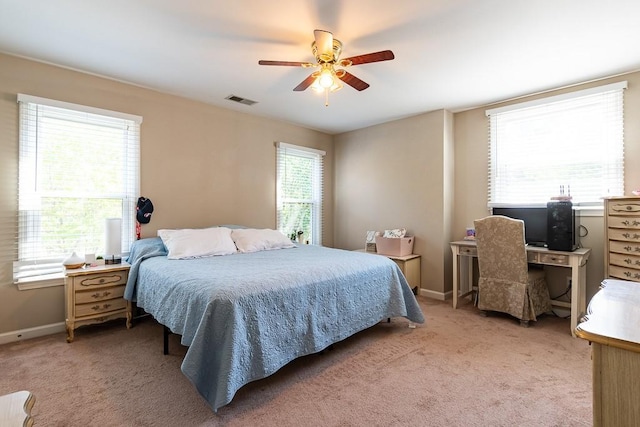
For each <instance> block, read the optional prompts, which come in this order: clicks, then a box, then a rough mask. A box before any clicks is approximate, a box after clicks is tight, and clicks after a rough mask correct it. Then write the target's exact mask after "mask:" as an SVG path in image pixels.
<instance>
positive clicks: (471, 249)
mask: <svg viewBox="0 0 640 427" xmlns="http://www.w3.org/2000/svg"><path fill="white" fill-rule="evenodd" d="M451 251H452V252H453V308H457V307H458V299H459V298H464V297H465V296H467V295H469V294H471V292H472V290H471V287H472V283H473V258H476V257H477V256H478V249H477V247H476V242H475V241H472V240H460V241H457V242H451ZM590 254H591V249H589V248H580V249H576V250H575V251H573V252H565V251H550V250H549V249H547V248H539V247H534V246H527V261H528V262H529V263H532V264H542V265H553V266H556V267H566V268H570V269H571V303H568V302H565V301H552V302H551V303H552V305H555V306H557V307H564V308H569V307H570V308H571V335H573V336H575V329H576V326H577V325H578V319H579V317H580V316H581V315H583V314H584V313H585V312H586V309H587V295H586V288H587V267H586V264H587V260H588V259H589V255H590ZM460 262H464V263H465V266H466V271H467V281H466V285H467V286H466V287H465V291H464V292H463V293H460V289H461V287H460Z"/></svg>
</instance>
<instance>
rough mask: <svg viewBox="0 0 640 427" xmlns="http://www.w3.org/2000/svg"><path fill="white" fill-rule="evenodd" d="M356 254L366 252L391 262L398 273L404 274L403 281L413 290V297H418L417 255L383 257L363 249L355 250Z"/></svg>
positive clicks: (418, 273) (418, 271) (418, 267)
mask: <svg viewBox="0 0 640 427" xmlns="http://www.w3.org/2000/svg"><path fill="white" fill-rule="evenodd" d="M356 251H357V252H366V253H368V254H373V255H380V256H385V257H387V258H389V259H390V260H393V262H395V263H396V264H398V267H400V271H402V274H404V277H405V279H407V283H409V287H410V288H411V289H412V290H413V293H414V295H418V291H419V290H420V283H421V277H420V268H421V266H420V255H418V254H410V255H405V256H395V255H384V254H379V253H377V252H369V251H365V250H364V249H357V250H356Z"/></svg>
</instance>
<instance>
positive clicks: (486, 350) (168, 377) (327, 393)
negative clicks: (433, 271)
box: [0, 297, 592, 427]
mask: <svg viewBox="0 0 640 427" xmlns="http://www.w3.org/2000/svg"><path fill="white" fill-rule="evenodd" d="M419 301H420V304H421V306H422V309H423V311H424V313H425V316H426V318H427V323H426V324H425V325H421V326H418V328H416V329H410V328H408V322H407V321H406V320H405V319H393V321H392V322H391V323H380V324H379V325H376V326H374V327H373V328H370V329H368V330H366V331H363V332H361V333H359V334H356V335H355V336H353V337H351V338H349V339H347V340H345V341H343V342H341V343H338V344H336V345H335V346H334V348H333V349H332V350H330V351H327V352H325V353H323V354H316V355H311V356H307V357H303V358H301V359H298V360H295V361H293V362H292V363H290V364H289V365H287V366H285V367H284V368H282V369H281V370H280V371H278V372H277V373H276V374H274V375H272V376H271V377H269V378H267V379H264V380H261V381H256V382H254V383H251V384H249V385H247V386H245V387H243V388H242V389H241V390H240V391H239V392H238V393H237V394H236V396H235V398H234V400H233V401H232V402H231V404H229V405H227V406H225V407H223V408H221V409H220V410H219V411H218V413H217V414H216V413H214V412H212V411H211V409H210V408H209V407H208V406H207V405H206V403H205V401H204V400H203V399H202V398H201V397H200V396H199V395H198V393H197V392H196V391H195V389H194V388H193V386H192V385H191V383H190V382H189V380H188V379H187V378H186V377H184V376H183V375H182V373H181V371H180V363H181V361H182V356H183V355H184V353H185V349H184V348H183V347H181V346H180V345H179V340H178V337H177V336H175V335H174V336H171V341H170V351H171V354H170V355H168V356H163V355H162V328H161V327H160V326H159V325H158V324H157V323H156V322H155V321H154V320H153V319H151V318H146V319H143V320H141V321H140V322H138V323H137V324H136V326H135V327H134V328H132V329H130V330H127V329H126V328H125V327H124V321H114V322H111V323H108V324H104V325H98V326H90V327H83V328H80V329H78V330H76V339H75V341H74V342H73V343H71V344H67V343H66V341H65V335H64V334H56V335H51V336H48V337H42V338H37V339H33V340H28V341H23V342H17V343H11V344H6V345H4V346H0V394H5V393H10V392H13V391H17V390H23V389H24V390H29V391H31V392H33V393H34V394H35V396H36V404H35V406H34V409H33V411H32V414H33V415H34V417H35V422H36V424H35V425H36V426H74V427H75V426H83V427H84V426H89V425H96V426H118V427H119V426H218V425H219V426H258V425H260V426H272V425H273V426H307V427H309V426H590V425H591V424H592V415H591V414H592V412H591V410H592V406H591V390H592V386H591V361H590V348H589V345H588V343H587V342H585V341H584V340H581V339H577V338H572V337H571V335H570V333H569V320H567V319H560V318H557V317H553V316H544V317H542V318H541V319H539V321H538V322H537V323H534V324H533V326H531V327H530V328H522V327H521V326H519V323H518V322H517V321H516V320H514V319H512V318H509V317H506V316H502V315H499V314H496V315H492V316H489V317H482V316H481V315H480V314H479V312H478V311H477V309H475V308H474V307H473V306H472V305H471V304H467V305H463V306H462V307H461V308H459V309H458V310H453V309H452V308H451V303H450V301H447V302H441V301H435V300H430V299H426V298H422V297H419Z"/></svg>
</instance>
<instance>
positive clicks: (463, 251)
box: [460, 247, 478, 256]
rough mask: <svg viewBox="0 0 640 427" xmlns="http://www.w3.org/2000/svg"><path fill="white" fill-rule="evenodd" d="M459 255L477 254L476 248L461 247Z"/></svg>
mask: <svg viewBox="0 0 640 427" xmlns="http://www.w3.org/2000/svg"><path fill="white" fill-rule="evenodd" d="M460 255H464V256H478V248H475V247H461V248H460Z"/></svg>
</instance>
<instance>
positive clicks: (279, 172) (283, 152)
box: [276, 142, 326, 245]
mask: <svg viewBox="0 0 640 427" xmlns="http://www.w3.org/2000/svg"><path fill="white" fill-rule="evenodd" d="M287 155H291V156H298V157H304V158H308V159H313V160H314V166H313V167H314V171H313V172H312V174H313V176H312V183H311V185H312V196H311V198H310V199H295V198H287V197H286V195H285V194H283V191H284V189H283V185H282V182H283V173H286V172H285V171H284V170H283V165H284V162H283V156H287ZM325 155H326V152H325V151H322V150H317V149H315V148H310V147H305V146H301V145H294V144H289V143H286V142H277V143H276V228H277V229H278V230H280V231H281V232H282V233H283V234H285V235H286V236H287V237H289V233H290V231H289V230H284V224H282V222H281V221H282V214H281V212H282V209H283V204H284V203H308V204H311V205H312V210H311V215H312V217H311V228H312V236H310V237H311V238H310V239H309V240H310V243H311V244H315V245H322V234H323V223H324V200H323V194H324V156H325ZM305 240H306V239H305Z"/></svg>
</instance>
